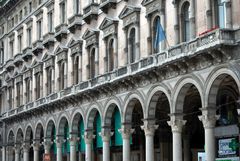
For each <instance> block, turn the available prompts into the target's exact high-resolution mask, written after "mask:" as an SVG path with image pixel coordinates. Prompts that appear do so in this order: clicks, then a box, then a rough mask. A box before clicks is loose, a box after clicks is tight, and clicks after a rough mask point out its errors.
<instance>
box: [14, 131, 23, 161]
mask: <svg viewBox="0 0 240 161" xmlns="http://www.w3.org/2000/svg"><path fill="white" fill-rule="evenodd" d="M23 139H24V135H23V131H22V129H20V128H19V129H18V131H17V135H16V139H15V140H16V141H15V153H18V154H15V155H18V158H19V160H20V161H23V149H22V148H21V147H22V145H23V141H24V140H23ZM15 157H16V156H15Z"/></svg>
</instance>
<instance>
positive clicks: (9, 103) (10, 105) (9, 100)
mask: <svg viewBox="0 0 240 161" xmlns="http://www.w3.org/2000/svg"><path fill="white" fill-rule="evenodd" d="M12 97H13V91H12V87H9V88H8V105H9V110H11V109H12V108H13V107H12V105H13V99H12Z"/></svg>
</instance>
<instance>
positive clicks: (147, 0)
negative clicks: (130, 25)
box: [141, 0, 154, 6]
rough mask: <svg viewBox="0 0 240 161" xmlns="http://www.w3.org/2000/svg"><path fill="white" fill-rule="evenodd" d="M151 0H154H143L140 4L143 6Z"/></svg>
mask: <svg viewBox="0 0 240 161" xmlns="http://www.w3.org/2000/svg"><path fill="white" fill-rule="evenodd" d="M152 1H154V0H143V1H142V3H141V4H142V5H143V6H146V5H147V4H149V3H151V2H152Z"/></svg>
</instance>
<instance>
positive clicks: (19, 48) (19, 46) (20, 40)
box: [18, 35, 22, 53]
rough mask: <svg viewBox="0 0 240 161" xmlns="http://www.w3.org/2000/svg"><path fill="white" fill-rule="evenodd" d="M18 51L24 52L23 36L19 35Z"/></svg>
mask: <svg viewBox="0 0 240 161" xmlns="http://www.w3.org/2000/svg"><path fill="white" fill-rule="evenodd" d="M18 51H19V53H21V52H22V35H18Z"/></svg>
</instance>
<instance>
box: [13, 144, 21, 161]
mask: <svg viewBox="0 0 240 161" xmlns="http://www.w3.org/2000/svg"><path fill="white" fill-rule="evenodd" d="M14 150H15V161H20V145H18V144H16V145H15V147H14Z"/></svg>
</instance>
